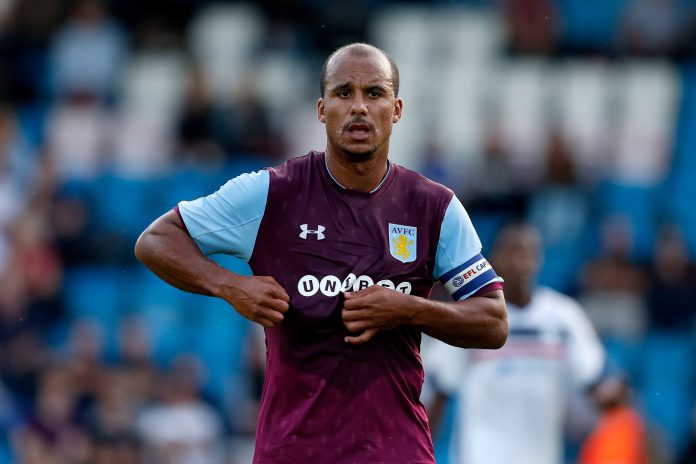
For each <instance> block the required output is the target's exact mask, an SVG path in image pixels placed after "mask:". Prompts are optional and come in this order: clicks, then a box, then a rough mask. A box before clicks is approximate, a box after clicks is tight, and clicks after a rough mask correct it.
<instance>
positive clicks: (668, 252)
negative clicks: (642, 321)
mask: <svg viewBox="0 0 696 464" xmlns="http://www.w3.org/2000/svg"><path fill="white" fill-rule="evenodd" d="M695 277H696V273H695V272H694V267H693V265H692V264H691V261H690V260H689V254H688V250H687V248H686V244H685V243H684V237H683V235H682V233H681V231H680V230H679V229H678V228H676V227H675V226H664V227H663V228H662V229H661V230H660V233H659V234H658V239H657V243H656V244H655V252H654V256H653V265H652V269H651V272H650V280H649V282H650V287H649V289H648V295H647V304H648V311H649V317H650V319H649V320H650V328H651V329H653V330H663V331H671V332H676V333H683V334H688V333H689V332H690V331H691V330H692V329H693V327H694V317H695V316H696V312H694V305H695V303H696V280H695Z"/></svg>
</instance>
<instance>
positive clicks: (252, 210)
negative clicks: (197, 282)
mask: <svg viewBox="0 0 696 464" xmlns="http://www.w3.org/2000/svg"><path fill="white" fill-rule="evenodd" d="M269 184H270V174H269V173H268V171H266V170H261V171H257V172H253V173H250V174H242V175H240V176H238V177H235V178H234V179H232V180H230V181H229V182H227V183H226V184H225V185H223V186H222V187H220V189H219V190H218V191H217V192H215V193H213V194H211V195H208V196H206V197H201V198H198V199H197V200H193V201H182V202H181V203H179V212H180V213H181V217H182V219H183V220H184V224H185V225H186V228H187V229H188V232H189V234H190V235H191V238H192V239H193V240H194V241H195V242H196V244H197V245H198V247H199V248H200V249H201V251H202V252H203V253H204V254H205V255H212V254H215V253H224V254H228V255H232V256H235V257H237V258H240V259H243V260H244V261H249V259H250V258H251V254H252V252H253V251H254V244H255V243H256V236H257V235H258V233H259V226H260V225H261V219H262V218H263V213H264V211H265V210H266V201H267V199H268V188H269Z"/></svg>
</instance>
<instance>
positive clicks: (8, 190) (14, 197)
mask: <svg viewBox="0 0 696 464" xmlns="http://www.w3.org/2000/svg"><path fill="white" fill-rule="evenodd" d="M35 163H36V157H35V156H34V153H33V152H32V150H31V149H30V147H29V144H28V143H27V141H26V140H25V139H24V137H23V134H22V133H21V131H20V130H19V127H18V121H17V115H16V112H15V109H14V108H13V107H12V106H11V105H9V104H7V103H5V104H3V103H0V241H2V236H4V234H5V233H6V232H7V229H8V226H9V225H10V224H11V223H12V222H13V220H15V219H16V218H17V217H18V216H19V213H20V212H21V211H22V209H23V208H24V207H25V205H26V202H27V192H28V190H30V188H31V185H32V182H33V180H34V179H33V174H34V173H33V171H34V169H35ZM0 269H2V260H1V259H0Z"/></svg>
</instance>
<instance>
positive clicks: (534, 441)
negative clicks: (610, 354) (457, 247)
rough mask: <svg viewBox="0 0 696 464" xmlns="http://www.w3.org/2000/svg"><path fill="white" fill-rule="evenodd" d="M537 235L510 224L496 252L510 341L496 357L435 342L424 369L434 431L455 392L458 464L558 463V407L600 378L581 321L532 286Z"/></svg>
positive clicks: (598, 350)
mask: <svg viewBox="0 0 696 464" xmlns="http://www.w3.org/2000/svg"><path fill="white" fill-rule="evenodd" d="M541 249H542V248H541V239H540V236H539V232H538V231H537V229H535V228H534V227H533V226H531V225H529V224H523V223H516V224H511V225H507V226H506V227H504V228H503V229H502V230H501V232H500V233H499V235H498V237H497V239H496V241H495V245H494V247H493V250H492V255H491V257H492V262H493V263H494V264H493V265H494V266H495V268H496V270H497V271H498V272H499V273H500V276H501V277H502V278H503V279H504V280H505V288H504V292H505V297H506V300H507V305H508V319H509V324H510V335H509V337H508V341H507V343H506V344H505V346H504V347H503V348H501V349H500V350H497V351H482V350H457V349H453V348H452V347H450V346H447V345H444V344H441V343H439V342H433V344H432V345H429V346H425V347H424V348H423V352H424V359H425V360H424V364H425V366H426V372H427V375H428V377H429V381H430V382H432V386H433V388H434V389H435V391H436V394H435V396H434V398H433V400H432V402H431V406H430V420H431V427H433V428H435V427H437V424H438V423H439V422H440V420H441V417H442V412H443V410H444V406H445V402H446V400H447V398H448V397H451V396H454V395H456V396H457V400H458V411H457V414H456V418H455V426H454V432H453V437H452V450H451V454H452V458H451V459H452V462H453V463H456V464H509V463H513V462H514V463H516V464H557V463H559V462H561V461H562V457H563V437H562V430H563V424H564V409H565V406H566V402H567V399H568V395H569V389H570V388H588V387H590V386H591V385H593V384H594V383H595V382H597V381H598V380H599V379H600V376H601V375H602V372H603V368H604V365H605V353H604V350H603V348H602V345H601V343H600V340H599V338H598V337H597V335H596V333H595V332H594V330H593V328H592V326H591V324H590V322H589V320H588V319H587V316H586V315H585V313H584V312H583V311H582V309H581V308H580V306H579V305H578V304H577V303H576V302H575V301H573V300H572V299H571V298H569V297H567V296H565V295H562V294H560V293H558V292H556V291H554V290H551V289H550V288H545V287H538V286H537V285H536V276H537V273H538V271H539V266H540V264H541Z"/></svg>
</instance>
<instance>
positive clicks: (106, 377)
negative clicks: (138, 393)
mask: <svg viewBox="0 0 696 464" xmlns="http://www.w3.org/2000/svg"><path fill="white" fill-rule="evenodd" d="M98 387H99V388H98V390H97V391H98V393H97V397H96V401H95V402H94V404H93V407H92V408H91V410H90V411H89V412H88V415H87V420H86V422H87V428H88V430H89V431H90V434H91V436H92V437H93V439H94V458H93V459H94V462H95V464H137V463H140V462H141V459H140V455H139V454H140V446H139V442H138V439H137V436H136V433H135V419H136V414H137V411H138V407H139V406H140V405H139V403H138V402H137V401H135V398H134V395H133V393H134V391H133V385H131V384H130V382H129V379H128V377H127V374H126V373H125V372H124V371H122V370H120V369H110V370H105V371H104V372H103V373H102V375H101V376H100V380H99V386H98Z"/></svg>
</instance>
